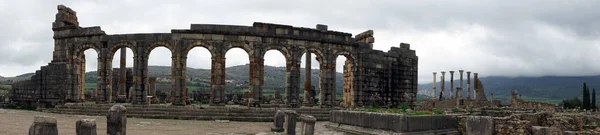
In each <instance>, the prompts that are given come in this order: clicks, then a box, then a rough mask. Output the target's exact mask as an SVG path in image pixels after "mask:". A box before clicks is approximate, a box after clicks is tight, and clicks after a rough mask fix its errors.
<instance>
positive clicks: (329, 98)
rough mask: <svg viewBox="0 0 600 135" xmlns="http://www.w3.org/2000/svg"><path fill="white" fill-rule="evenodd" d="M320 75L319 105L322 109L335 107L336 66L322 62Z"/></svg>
mask: <svg viewBox="0 0 600 135" xmlns="http://www.w3.org/2000/svg"><path fill="white" fill-rule="evenodd" d="M320 63H322V64H320V66H321V68H320V73H319V79H320V80H319V82H320V85H319V105H321V107H330V106H332V105H334V104H335V103H334V101H335V93H334V92H333V91H335V88H334V87H333V85H335V76H333V74H335V71H334V70H335V66H333V64H329V63H325V62H323V61H321V62H320Z"/></svg>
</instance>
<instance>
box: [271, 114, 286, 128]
mask: <svg viewBox="0 0 600 135" xmlns="http://www.w3.org/2000/svg"><path fill="white" fill-rule="evenodd" d="M284 122H285V113H284V112H283V111H282V110H277V112H276V113H275V117H273V127H271V131H274V132H281V131H283V123H284Z"/></svg>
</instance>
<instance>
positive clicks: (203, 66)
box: [185, 47, 212, 104]
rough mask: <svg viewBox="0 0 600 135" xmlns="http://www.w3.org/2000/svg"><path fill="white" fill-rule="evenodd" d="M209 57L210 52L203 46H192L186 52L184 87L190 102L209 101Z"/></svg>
mask: <svg viewBox="0 0 600 135" xmlns="http://www.w3.org/2000/svg"><path fill="white" fill-rule="evenodd" d="M211 59H212V54H211V52H210V51H209V50H208V49H207V48H205V47H193V48H192V49H190V50H189V51H188V53H187V60H186V69H185V71H186V88H187V93H188V95H190V100H191V101H192V102H195V103H203V104H207V103H209V100H210V86H211V66H212V63H211Z"/></svg>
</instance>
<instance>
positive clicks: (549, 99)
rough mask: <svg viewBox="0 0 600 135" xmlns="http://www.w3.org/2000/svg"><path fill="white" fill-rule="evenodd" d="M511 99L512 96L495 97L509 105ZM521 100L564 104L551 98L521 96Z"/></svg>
mask: <svg viewBox="0 0 600 135" xmlns="http://www.w3.org/2000/svg"><path fill="white" fill-rule="evenodd" d="M488 98H490V97H488ZM510 98H511V96H494V100H500V101H502V103H503V104H508V103H509V102H510ZM519 98H520V99H523V100H525V101H538V102H544V103H551V104H558V103H561V102H562V100H561V99H551V98H542V97H528V96H521V97H519Z"/></svg>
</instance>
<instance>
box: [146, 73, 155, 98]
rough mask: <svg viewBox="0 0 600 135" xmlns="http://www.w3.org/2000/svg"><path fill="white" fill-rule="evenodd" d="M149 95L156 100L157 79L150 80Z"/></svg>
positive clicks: (151, 78)
mask: <svg viewBox="0 0 600 135" xmlns="http://www.w3.org/2000/svg"><path fill="white" fill-rule="evenodd" d="M148 85H149V86H148V95H149V96H152V97H155V98H156V77H150V78H148Z"/></svg>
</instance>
